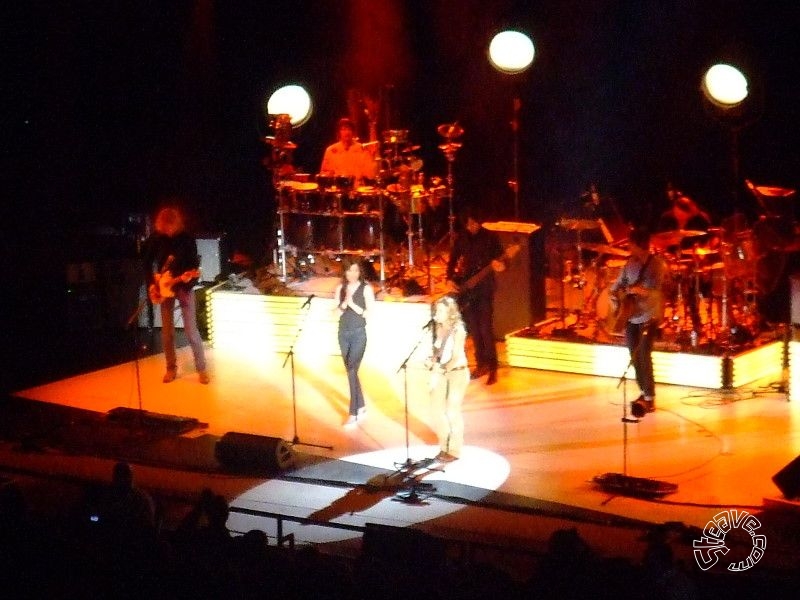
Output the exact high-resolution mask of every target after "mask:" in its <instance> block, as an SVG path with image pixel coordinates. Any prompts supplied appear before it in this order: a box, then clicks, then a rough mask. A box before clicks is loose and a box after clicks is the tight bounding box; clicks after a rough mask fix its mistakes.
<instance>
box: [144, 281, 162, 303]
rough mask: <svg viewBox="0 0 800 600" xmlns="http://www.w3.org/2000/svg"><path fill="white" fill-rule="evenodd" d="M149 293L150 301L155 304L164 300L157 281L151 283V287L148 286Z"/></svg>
mask: <svg viewBox="0 0 800 600" xmlns="http://www.w3.org/2000/svg"><path fill="white" fill-rule="evenodd" d="M147 295H148V297H149V298H150V302H152V303H153V304H158V303H159V302H161V300H163V298H161V294H160V293H159V291H158V286H157V285H156V284H155V283H151V284H150V287H148V288H147Z"/></svg>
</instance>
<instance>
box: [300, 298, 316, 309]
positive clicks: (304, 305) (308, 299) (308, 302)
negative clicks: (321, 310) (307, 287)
mask: <svg viewBox="0 0 800 600" xmlns="http://www.w3.org/2000/svg"><path fill="white" fill-rule="evenodd" d="M314 297H315V294H311V295H310V296H309V297H308V298H306V301H305V302H303V306H301V307H300V310H303V309H304V308H305V307H306V306H308V305H309V304H311V301H312V300H313V299H314Z"/></svg>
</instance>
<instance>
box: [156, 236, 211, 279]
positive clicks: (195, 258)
mask: <svg viewBox="0 0 800 600" xmlns="http://www.w3.org/2000/svg"><path fill="white" fill-rule="evenodd" d="M170 256H171V257H172V260H171V261H170V263H169V268H168V269H167V270H168V271H169V273H170V274H171V275H172V276H173V277H178V276H180V275H182V274H183V273H185V272H186V271H191V270H192V269H196V268H198V267H199V266H200V256H199V255H198V253H197V243H196V242H195V239H194V237H193V236H191V235H189V234H188V233H186V232H182V233H179V234H177V235H175V236H172V237H170V236H166V235H161V234H153V235H152V236H150V237H149V238H147V240H145V242H144V246H143V249H142V263H143V264H142V267H143V268H144V275H145V282H146V284H147V285H149V284H150V283H152V282H153V274H154V273H159V272H161V271H162V269H164V265H165V264H167V261H168V260H169V257H170ZM195 283H196V279H193V280H191V281H189V282H188V283H183V282H181V283H176V285H181V286H185V287H187V288H191V287H192V286H193V285H194V284H195Z"/></svg>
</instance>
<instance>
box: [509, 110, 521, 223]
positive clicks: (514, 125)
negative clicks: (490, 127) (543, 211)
mask: <svg viewBox="0 0 800 600" xmlns="http://www.w3.org/2000/svg"><path fill="white" fill-rule="evenodd" d="M520 108H522V100H520V98H519V96H518V95H515V96H514V100H513V102H512V109H513V116H512V118H511V134H512V136H513V142H512V143H513V158H512V166H513V169H514V171H513V179H512V180H511V181H509V182H508V185H509V186H510V187H511V190H512V191H513V192H514V220H515V221H519V109H520Z"/></svg>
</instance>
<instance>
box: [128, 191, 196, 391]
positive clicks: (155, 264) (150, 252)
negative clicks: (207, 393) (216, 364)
mask: <svg viewBox="0 0 800 600" xmlns="http://www.w3.org/2000/svg"><path fill="white" fill-rule="evenodd" d="M153 229H154V232H153V234H152V235H151V236H150V237H149V238H147V240H145V242H144V246H143V249H142V259H143V261H144V269H145V285H146V286H147V292H148V296H149V298H150V301H151V302H152V303H153V304H158V305H160V310H161V342H162V345H163V347H164V356H165V358H166V360H167V370H166V372H165V373H164V378H163V379H162V381H163V382H164V383H169V382H171V381H174V380H175V377H176V376H177V373H178V363H177V359H176V355H175V323H174V315H175V302H176V301H177V302H178V304H179V305H180V308H181V314H182V316H183V327H184V332H185V333H186V338H187V340H189V345H190V346H191V347H192V354H193V355H194V365H195V368H196V369H197V375H198V379H199V381H200V383H203V384H207V383H208V382H209V376H208V372H207V371H206V357H205V352H204V351H203V340H202V338H201V337H200V332H199V331H198V329H197V317H196V308H195V299H194V292H193V291H192V288H193V287H194V284H195V283H196V282H197V278H198V277H199V275H200V273H199V269H198V267H199V265H200V257H199V256H198V254H197V243H196V241H195V239H194V237H193V236H192V235H191V234H189V233H188V232H187V231H186V229H185V224H184V217H183V214H182V213H181V211H179V210H178V209H177V208H173V207H164V208H161V209H160V210H159V211H158V213H157V214H156V218H155V222H154V224H153Z"/></svg>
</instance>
